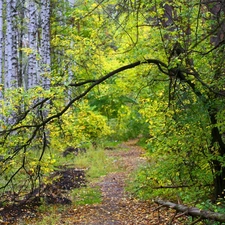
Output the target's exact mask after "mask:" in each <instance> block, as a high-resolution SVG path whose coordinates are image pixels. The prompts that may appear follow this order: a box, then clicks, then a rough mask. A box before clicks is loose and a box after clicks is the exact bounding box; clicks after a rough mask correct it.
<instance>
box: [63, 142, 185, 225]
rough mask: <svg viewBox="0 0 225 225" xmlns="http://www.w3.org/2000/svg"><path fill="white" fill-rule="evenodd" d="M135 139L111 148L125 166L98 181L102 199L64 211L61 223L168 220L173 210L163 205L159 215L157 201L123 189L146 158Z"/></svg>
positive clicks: (152, 224)
mask: <svg viewBox="0 0 225 225" xmlns="http://www.w3.org/2000/svg"><path fill="white" fill-rule="evenodd" d="M136 142H137V140H131V141H128V142H126V143H123V144H122V145H121V149H122V150H121V151H108V154H110V155H111V156H116V157H118V158H119V159H118V162H117V163H118V166H119V167H122V170H120V171H119V172H114V173H110V174H108V175H106V176H105V177H103V178H101V180H100V181H99V182H98V183H97V184H95V185H98V186H100V188H101V191H102V202H101V203H100V204H94V205H85V206H78V207H77V208H73V209H71V210H70V211H67V212H66V213H65V214H62V217H61V224H74V225H75V224H77V225H84V224H86V225H145V224H147V225H156V224H166V223H168V221H169V219H170V218H172V217H173V214H174V212H171V211H169V210H168V209H160V216H159V214H158V210H155V209H157V207H158V206H157V205H156V204H153V203H152V202H146V201H140V200H137V199H135V198H132V197H131V196H130V195H129V194H128V193H127V192H126V191H125V189H124V188H125V183H126V180H127V179H129V176H130V175H131V173H132V171H133V170H135V169H136V168H137V167H138V166H140V165H141V164H143V163H145V161H146V160H145V159H144V158H143V157H142V153H143V149H142V148H141V147H139V146H137V145H136ZM124 149H125V150H124ZM126 149H127V150H126ZM173 224H174V223H173ZM175 224H176V225H178V224H182V223H178V222H176V223H175Z"/></svg>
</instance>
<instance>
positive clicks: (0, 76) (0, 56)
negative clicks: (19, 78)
mask: <svg viewBox="0 0 225 225" xmlns="http://www.w3.org/2000/svg"><path fill="white" fill-rule="evenodd" d="M2 15H3V1H0V85H1V86H0V99H2V98H3V87H2V85H3V16H2ZM0 119H1V117H0Z"/></svg>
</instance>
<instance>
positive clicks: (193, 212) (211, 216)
mask: <svg viewBox="0 0 225 225" xmlns="http://www.w3.org/2000/svg"><path fill="white" fill-rule="evenodd" d="M155 203H158V204H159V205H163V206H165V207H168V208H171V209H175V210H176V211H178V212H183V213H185V214H186V215H189V216H193V217H200V218H202V219H208V220H214V221H218V222H225V214H221V213H216V212H212V211H207V210H201V209H198V208H195V207H188V206H185V205H180V204H175V203H173V202H168V201H163V200H160V199H156V200H155Z"/></svg>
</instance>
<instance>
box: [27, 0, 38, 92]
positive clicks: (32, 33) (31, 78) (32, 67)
mask: <svg viewBox="0 0 225 225" xmlns="http://www.w3.org/2000/svg"><path fill="white" fill-rule="evenodd" d="M28 10H29V25H28V42H29V48H30V49H31V50H32V52H31V53H30V54H29V56H28V74H27V85H26V86H27V89H29V88H32V87H34V86H36V85H37V59H36V52H37V38H36V36H37V24H36V21H37V16H36V6H35V3H34V2H30V3H29V7H28Z"/></svg>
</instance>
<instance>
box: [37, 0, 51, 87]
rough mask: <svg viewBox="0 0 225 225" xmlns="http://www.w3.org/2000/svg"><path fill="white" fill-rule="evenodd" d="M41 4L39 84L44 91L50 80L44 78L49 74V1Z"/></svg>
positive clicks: (46, 0)
mask: <svg viewBox="0 0 225 225" xmlns="http://www.w3.org/2000/svg"><path fill="white" fill-rule="evenodd" d="M43 2H44V3H42V4H41V28H42V35H41V47H40V55H41V75H42V76H41V84H42V86H43V87H44V89H49V88H50V80H49V79H48V78H47V77H46V75H48V74H49V73H50V63H51V56H50V0H45V1H43Z"/></svg>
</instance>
